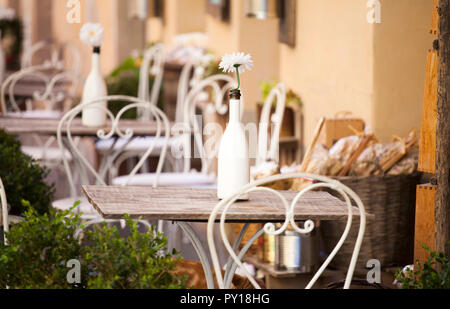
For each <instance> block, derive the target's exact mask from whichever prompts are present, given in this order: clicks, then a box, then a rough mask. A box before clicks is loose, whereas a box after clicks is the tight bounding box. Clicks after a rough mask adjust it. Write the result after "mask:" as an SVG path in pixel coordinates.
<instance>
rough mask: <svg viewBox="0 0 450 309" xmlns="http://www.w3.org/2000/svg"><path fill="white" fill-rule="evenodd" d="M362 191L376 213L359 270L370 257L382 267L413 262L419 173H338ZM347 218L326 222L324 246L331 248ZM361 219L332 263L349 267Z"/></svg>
mask: <svg viewBox="0 0 450 309" xmlns="http://www.w3.org/2000/svg"><path fill="white" fill-rule="evenodd" d="M336 179H338V180H339V181H340V182H342V183H343V184H344V185H346V186H348V187H349V188H351V189H352V190H354V191H355V193H356V194H358V195H359V197H360V198H361V200H362V202H363V203H364V206H365V209H366V211H367V212H368V213H370V214H373V215H375V219H374V220H373V221H370V222H367V226H366V232H365V236H364V240H363V243H362V247H361V252H360V255H359V258H358V264H357V270H358V271H364V270H365V269H366V263H367V261H369V260H371V259H377V260H379V261H380V262H381V265H382V267H390V266H402V265H406V264H410V263H411V262H413V251H414V237H413V236H414V217H415V196H416V185H417V184H418V181H419V175H418V174H411V175H385V176H369V177H337V178H336ZM345 224H346V222H345V221H333V222H332V221H325V222H322V229H321V230H322V235H323V241H324V249H325V251H326V252H328V253H329V252H331V251H332V250H333V248H334V247H335V246H336V244H337V242H338V241H339V239H340V237H341V235H342V233H343V231H344V228H345ZM358 228H359V219H354V220H353V224H352V228H351V232H350V234H349V236H348V237H347V240H346V241H345V243H344V245H343V246H342V248H341V250H339V252H338V254H337V255H336V257H335V258H334V260H333V262H332V263H331V264H330V266H331V267H335V268H337V269H347V268H348V266H349V263H350V259H351V255H352V252H353V249H354V246H355V241H356V237H357V235H358Z"/></svg>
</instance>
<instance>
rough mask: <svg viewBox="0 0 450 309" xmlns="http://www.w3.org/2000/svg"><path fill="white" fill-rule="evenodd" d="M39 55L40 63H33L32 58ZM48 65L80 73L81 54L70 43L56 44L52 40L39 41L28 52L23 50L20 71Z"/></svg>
mask: <svg viewBox="0 0 450 309" xmlns="http://www.w3.org/2000/svg"><path fill="white" fill-rule="evenodd" d="M69 54H70V55H69ZM39 55H40V56H41V57H42V58H43V60H42V62H41V63H33V62H36V60H34V58H36V56H39ZM68 58H71V59H70V60H71V63H70V64H69V63H67V62H68ZM38 62H40V61H38ZM49 63H51V64H53V65H54V66H56V67H58V68H59V69H61V70H62V69H63V68H64V67H68V68H70V71H72V72H75V74H80V73H81V65H80V64H81V54H80V51H79V50H78V48H77V47H76V46H75V45H73V44H72V43H70V42H65V43H62V44H58V43H57V42H56V41H55V40H53V39H46V40H42V41H39V42H37V43H36V44H34V45H33V46H31V47H30V48H29V49H28V50H25V51H24V53H23V55H22V59H21V69H25V68H29V67H32V66H39V65H44V64H49Z"/></svg>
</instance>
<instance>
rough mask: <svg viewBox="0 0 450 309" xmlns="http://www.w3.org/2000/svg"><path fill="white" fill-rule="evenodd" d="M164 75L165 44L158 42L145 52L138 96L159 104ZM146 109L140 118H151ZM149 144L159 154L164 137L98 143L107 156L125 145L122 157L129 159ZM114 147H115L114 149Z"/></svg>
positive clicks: (144, 167)
mask: <svg viewBox="0 0 450 309" xmlns="http://www.w3.org/2000/svg"><path fill="white" fill-rule="evenodd" d="M150 75H152V76H153V85H152V89H150ZM163 75H164V46H163V44H160V43H158V44H156V45H154V46H152V47H150V48H149V49H147V50H146V51H145V53H144V58H143V61H142V64H141V68H140V71H139V88H138V98H139V99H141V100H144V101H146V102H149V104H151V105H153V106H157V104H158V101H159V94H160V91H161V83H162V79H163ZM146 111H147V110H146V109H142V108H139V109H138V112H137V115H138V119H140V120H150V115H149V114H148V113H147V112H146ZM149 145H155V149H154V152H153V154H152V155H153V156H154V155H158V154H159V153H160V152H161V149H162V146H163V145H164V141H163V140H162V139H159V140H155V138H154V137H152V136H148V137H137V138H135V139H133V140H132V141H131V142H129V141H127V140H124V139H120V138H119V140H117V141H116V140H115V139H105V140H100V141H98V142H97V143H96V149H97V151H98V152H99V153H100V154H102V155H103V156H107V155H108V153H109V152H110V151H111V150H117V149H119V148H122V147H124V146H125V148H124V151H123V154H122V158H123V159H125V158H126V159H128V158H132V157H137V156H139V155H140V154H142V153H144V152H145V150H146V149H148V147H149ZM112 147H114V149H112ZM143 170H144V171H147V167H146V165H143Z"/></svg>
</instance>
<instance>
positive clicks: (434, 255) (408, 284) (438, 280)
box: [395, 246, 450, 289]
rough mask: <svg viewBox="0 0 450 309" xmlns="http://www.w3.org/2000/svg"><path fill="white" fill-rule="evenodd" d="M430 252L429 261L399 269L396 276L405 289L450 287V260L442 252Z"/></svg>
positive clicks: (417, 262)
mask: <svg viewBox="0 0 450 309" xmlns="http://www.w3.org/2000/svg"><path fill="white" fill-rule="evenodd" d="M423 247H424V248H425V249H426V250H427V251H429V252H430V256H429V257H428V259H427V261H426V262H425V263H424V264H423V265H422V264H421V263H420V262H419V261H416V263H415V264H414V269H410V268H409V269H407V270H406V271H402V270H399V271H398V272H397V273H396V275H395V277H396V279H397V281H398V282H399V283H400V284H401V286H402V288H403V289H450V260H449V259H448V258H447V257H446V256H445V254H444V253H442V252H432V251H431V250H430V248H428V247H426V246H423Z"/></svg>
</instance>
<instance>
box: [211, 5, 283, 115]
mask: <svg viewBox="0 0 450 309" xmlns="http://www.w3.org/2000/svg"><path fill="white" fill-rule="evenodd" d="M230 18H231V20H230V22H229V23H226V22H222V21H220V20H217V19H215V18H213V17H211V16H207V17H206V31H207V34H208V36H209V48H210V49H211V50H213V51H214V52H215V54H216V55H218V56H219V57H221V56H222V55H224V54H226V53H231V52H239V51H242V52H245V53H250V54H251V55H252V58H253V61H254V67H253V70H252V71H250V72H246V73H244V74H243V75H242V79H241V81H242V91H243V93H244V95H245V98H246V103H245V110H246V115H245V119H244V120H245V121H255V120H256V112H255V110H256V104H257V102H258V101H260V100H261V91H260V88H259V83H260V82H262V81H269V80H274V79H275V80H276V79H278V75H279V58H280V57H279V48H278V43H277V42H278V21H277V20H276V19H271V20H257V19H250V18H246V17H245V2H244V1H241V0H232V1H231V16H230Z"/></svg>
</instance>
